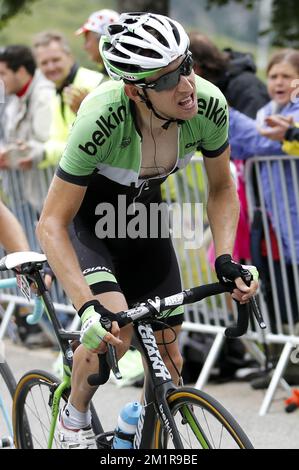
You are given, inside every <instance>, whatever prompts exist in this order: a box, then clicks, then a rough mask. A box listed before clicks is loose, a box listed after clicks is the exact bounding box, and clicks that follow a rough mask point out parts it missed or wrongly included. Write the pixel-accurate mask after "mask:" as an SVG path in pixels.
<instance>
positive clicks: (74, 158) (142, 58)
mask: <svg viewBox="0 0 299 470" xmlns="http://www.w3.org/2000/svg"><path fill="white" fill-rule="evenodd" d="M188 46H189V39H188V36H187V34H186V32H185V30H184V29H183V27H182V26H181V25H180V24H179V23H178V22H176V21H174V20H172V19H170V18H167V17H165V16H161V15H157V14H151V13H140V14H138V13H124V14H122V15H121V17H120V20H119V22H118V23H116V24H114V25H111V26H109V27H108V35H107V36H102V38H101V46H100V48H101V54H102V57H103V59H104V62H105V66H106V68H107V70H108V72H109V74H110V76H111V77H112V78H115V79H116V81H109V82H106V83H105V84H103V85H101V86H100V87H99V88H98V89H97V90H95V91H94V92H92V93H91V94H90V95H89V97H87V98H86V99H85V101H84V102H83V103H82V105H81V108H80V110H79V113H78V116H77V119H76V122H75V123H74V126H73V128H72V131H71V133H70V136H69V140H68V144H67V146H66V149H65V152H64V154H63V156H62V159H61V160H60V163H59V167H58V169H57V173H56V175H55V176H54V179H53V182H52V185H51V189H50V191H49V194H48V197H47V201H46V203H45V206H44V210H43V213H42V215H41V219H40V222H39V225H38V228H37V235H38V238H39V240H40V243H41V246H42V248H43V250H44V251H45V253H46V254H47V256H48V259H49V263H50V265H51V267H52V269H53V271H54V272H55V274H56V275H57V277H58V279H59V280H60V281H61V283H62V285H63V286H64V289H65V291H66V293H67V294H68V295H69V297H70V299H71V300H72V302H73V304H74V306H75V308H76V309H77V311H78V313H79V315H80V316H81V320H82V331H81V342H82V343H83V345H81V346H80V347H79V348H78V349H77V350H76V351H75V354H74V367H73V373H72V392H71V396H70V400H69V402H68V404H67V406H66V408H65V409H64V411H63V413H62V414H61V416H60V421H59V428H60V439H61V441H62V446H64V447H69V448H73V447H76V448H78V447H79V448H82V447H85V448H86V447H94V446H95V441H94V436H93V433H92V431H91V429H90V411H89V402H90V400H91V398H92V396H93V394H94V392H95V390H96V387H90V386H89V385H88V383H87V377H88V376H89V375H90V374H92V373H96V372H97V371H98V367H99V365H98V358H97V354H95V353H98V352H103V350H104V348H105V342H109V343H111V344H113V345H115V346H116V348H117V352H118V355H119V356H122V355H123V354H124V352H125V351H126V350H127V348H128V347H129V345H130V341H131V334H132V329H131V326H127V327H125V328H122V329H121V331H119V328H118V326H117V324H116V323H115V322H113V324H112V325H113V327H112V331H111V332H109V333H107V332H106V331H105V330H103V329H102V327H101V325H100V323H99V319H100V315H108V316H109V318H111V319H113V313H111V312H117V311H121V310H123V309H126V308H128V304H132V303H134V302H135V303H136V301H146V300H147V299H148V298H152V297H153V296H155V295H158V296H160V297H165V296H167V295H171V294H173V293H175V292H178V291H179V290H181V283H180V276H179V269H178V264H177V261H176V257H175V254H174V249H173V247H172V244H171V239H170V237H164V238H163V237H162V236H159V237H158V238H153V237H151V236H150V223H148V222H150V216H149V212H150V207H151V204H154V203H159V202H160V201H161V198H160V184H161V183H162V182H163V181H164V180H165V178H166V177H167V176H168V175H169V174H170V173H172V172H174V171H175V170H177V169H178V168H181V167H184V166H185V165H186V164H187V163H188V161H189V160H190V158H191V156H192V154H193V153H194V152H195V150H196V149H197V148H198V147H199V148H200V149H201V150H202V153H203V155H204V160H205V167H206V171H207V175H208V181H209V188H210V194H209V202H208V213H209V219H210V224H211V227H212V232H213V235H214V241H215V248H216V256H217V260H216V270H217V273H218V276H219V277H220V278H221V279H223V278H226V279H233V280H235V282H236V285H237V286H238V287H237V288H236V289H235V291H234V293H233V297H234V298H236V299H239V300H241V301H242V302H246V301H248V299H249V298H250V297H251V296H252V295H253V294H254V293H255V291H256V289H257V282H256V281H253V282H252V283H251V285H250V287H247V285H246V284H245V283H244V282H243V281H242V279H241V277H240V275H241V266H240V265H238V264H236V263H234V262H233V261H232V258H231V252H232V248H233V243H234V235H235V228H236V224H237V221H238V207H239V205H238V199H237V195H236V189H235V185H234V183H233V181H232V179H231V175H230V168H229V144H228V139H227V126H228V116H227V105H226V102H225V99H224V97H223V95H222V94H221V92H220V91H219V90H218V89H217V88H216V87H215V86H214V85H212V84H211V83H209V82H207V81H206V80H204V79H201V78H200V77H196V76H195V74H194V72H193V70H192V57H191V54H190V53H189V51H188ZM121 79H122V80H123V81H120V80H121ZM119 195H121V196H123V198H122V199H121V203H120V202H119V201H120V198H119V197H118V196H119ZM124 199H125V205H123V201H124ZM103 202H104V203H109V204H108V205H107V204H106V205H105V204H104V205H101V204H102V203H103ZM118 202H119V204H118ZM134 202H135V207H136V203H137V202H138V203H139V204H138V207H140V206H141V203H142V204H143V206H142V207H145V208H146V209H147V215H146V216H145V218H144V219H142V220H140V221H139V222H140V225H141V226H142V228H144V227H145V226H147V228H148V234H146V235H147V236H144V237H140V238H138V237H135V238H134V236H130V228H131V227H132V225H131V226H130V223H133V222H134V214H132V213H131V212H130V210H132V209H133V211H134V204H132V203H134ZM107 208H108V209H109V211H110V209H111V208H112V209H113V211H110V214H112V215H113V213H114V214H115V215H116V217H117V220H116V224H115V230H114V232H115V233H107V231H106V233H105V228H106V226H107V225H109V224H110V223H111V218H110V219H109V216H108V217H105V215H104V213H105V210H106V213H107V210H108V209H107ZM128 212H130V214H131V215H128ZM100 213H102V215H104V217H102V219H100V220H99V217H98V215H97V214H100ZM124 215H128V218H129V220H128V221H127V222H128V223H127V226H126V228H127V233H126V236H123V234H122V233H120V232H121V230H122V218H123V217H124ZM130 217H131V218H130ZM72 221H73V225H72V229H71V230H70V229H69V226H70V224H71V223H72ZM161 225H162V224H161ZM101 226H102V230H101ZM108 232H109V231H108ZM112 232H113V230H112ZM105 235H106V237H105V238H104V236H105ZM165 321H166V326H167V328H166V329H165V330H164V331H163V330H162V328H161V323H157V325H154V329H155V336H156V339H157V342H158V343H163V342H164V343H169V344H168V345H167V351H168V353H167V351H166V347H165V346H164V345H161V346H160V352H161V355H162V357H163V359H164V361H165V363H166V365H167V367H168V369H169V371H170V373H171V375H172V377H173V380H174V381H176V382H178V373H179V371H180V370H181V367H182V358H181V355H180V353H179V349H178V342H177V335H178V333H179V331H180V329H181V324H182V321H183V314H182V310H180V311H175V312H173V315H172V316H170V317H168V318H167V319H165ZM174 332H175V333H176V340H175V341H174ZM102 340H104V342H102Z"/></svg>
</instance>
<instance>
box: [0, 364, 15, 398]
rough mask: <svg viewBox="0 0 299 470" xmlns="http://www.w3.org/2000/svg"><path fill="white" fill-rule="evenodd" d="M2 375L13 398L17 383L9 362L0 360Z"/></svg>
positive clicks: (0, 372) (0, 373)
mask: <svg viewBox="0 0 299 470" xmlns="http://www.w3.org/2000/svg"><path fill="white" fill-rule="evenodd" d="M0 375H1V376H2V378H3V380H4V383H5V385H6V387H7V389H8V391H9V393H10V396H11V397H12V398H13V396H14V393H15V389H16V386H17V383H16V381H15V378H14V375H13V373H12V371H11V370H10V367H9V365H8V364H7V362H0Z"/></svg>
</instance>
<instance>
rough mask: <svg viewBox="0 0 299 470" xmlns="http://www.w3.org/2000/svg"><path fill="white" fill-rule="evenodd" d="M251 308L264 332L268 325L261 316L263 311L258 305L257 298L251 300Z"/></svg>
mask: <svg viewBox="0 0 299 470" xmlns="http://www.w3.org/2000/svg"><path fill="white" fill-rule="evenodd" d="M250 307H251V310H252V311H253V314H254V316H255V318H256V321H257V322H258V324H259V327H260V328H261V329H262V330H264V329H265V328H267V325H266V323H265V321H264V318H263V315H262V314H261V311H260V309H259V306H258V304H257V301H256V298H255V297H252V298H251V299H250Z"/></svg>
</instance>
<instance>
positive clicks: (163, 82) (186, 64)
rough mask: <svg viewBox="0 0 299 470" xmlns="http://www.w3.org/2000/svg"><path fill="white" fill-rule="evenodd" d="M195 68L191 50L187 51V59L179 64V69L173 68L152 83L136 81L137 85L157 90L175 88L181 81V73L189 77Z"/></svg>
mask: <svg viewBox="0 0 299 470" xmlns="http://www.w3.org/2000/svg"><path fill="white" fill-rule="evenodd" d="M192 69H193V59H192V54H191V52H187V54H186V57H185V59H184V60H183V62H182V63H181V64H180V65H179V66H178V68H177V69H175V70H173V71H172V72H169V73H166V74H165V75H162V76H161V77H160V78H158V79H157V80H155V81H154V82H150V83H144V82H143V83H136V82H135V84H136V85H138V86H140V87H141V88H145V89H147V88H149V89H150V90H155V91H164V90H170V89H171V88H174V87H175V86H176V85H177V84H178V83H179V81H180V77H181V75H183V76H184V77H187V76H188V75H190V74H191V72H192Z"/></svg>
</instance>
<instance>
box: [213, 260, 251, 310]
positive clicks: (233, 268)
mask: <svg viewBox="0 0 299 470" xmlns="http://www.w3.org/2000/svg"><path fill="white" fill-rule="evenodd" d="M215 269H216V274H217V277H218V279H219V281H220V282H222V283H224V284H225V283H227V282H234V283H235V284H236V287H237V288H236V289H234V291H233V293H232V297H233V299H235V300H237V301H238V302H240V303H241V304H243V303H246V302H248V301H249V299H250V298H251V297H253V296H254V295H255V293H256V291H257V289H258V277H259V274H258V271H257V269H256V267H255V266H246V265H242V264H239V263H236V262H235V261H233V259H232V257H231V256H230V255H221V256H218V258H217V259H216V261H215ZM246 271H249V272H250V274H251V276H252V280H251V282H250V285H249V286H248V285H247V284H246V283H245V280H246V279H245V277H244V276H245V274H246Z"/></svg>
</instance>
